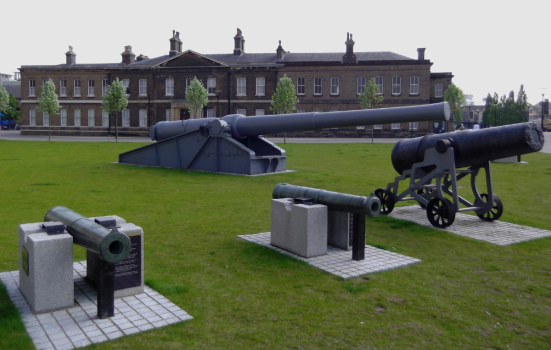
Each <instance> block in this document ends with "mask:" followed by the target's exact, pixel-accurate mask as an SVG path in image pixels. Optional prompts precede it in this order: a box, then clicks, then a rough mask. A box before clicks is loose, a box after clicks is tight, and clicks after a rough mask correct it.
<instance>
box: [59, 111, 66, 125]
mask: <svg viewBox="0 0 551 350" xmlns="http://www.w3.org/2000/svg"><path fill="white" fill-rule="evenodd" d="M59 125H61V126H67V109H66V108H61V109H60V110H59Z"/></svg>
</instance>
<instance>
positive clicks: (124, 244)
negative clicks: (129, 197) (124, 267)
mask: <svg viewBox="0 0 551 350" xmlns="http://www.w3.org/2000/svg"><path fill="white" fill-rule="evenodd" d="M44 221H59V222H62V223H63V224H64V225H66V226H67V232H69V233H70V234H71V236H73V243H75V244H78V245H80V246H82V247H84V248H86V249H88V250H91V251H93V252H94V253H97V254H99V255H100V256H101V257H102V259H104V260H105V261H107V262H108V263H111V264H115V263H118V262H119V261H122V260H124V259H125V258H126V256H127V255H128V253H129V252H130V248H131V243H130V238H128V236H127V235H125V234H124V233H120V232H119V231H117V229H116V228H115V229H112V230H109V229H107V228H105V227H103V226H101V225H99V224H97V223H95V222H93V221H92V220H90V219H88V218H86V217H84V216H82V215H80V214H79V213H76V212H74V211H72V210H71V209H68V208H65V207H53V208H52V209H50V210H49V211H48V212H47V213H46V216H44Z"/></svg>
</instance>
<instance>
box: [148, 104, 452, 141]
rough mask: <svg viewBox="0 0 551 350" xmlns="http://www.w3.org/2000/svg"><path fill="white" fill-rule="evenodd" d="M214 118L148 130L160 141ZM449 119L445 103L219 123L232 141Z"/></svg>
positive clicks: (241, 118)
mask: <svg viewBox="0 0 551 350" xmlns="http://www.w3.org/2000/svg"><path fill="white" fill-rule="evenodd" d="M215 119H216V118H204V119H192V120H184V121H173V122H160V123H157V124H156V125H154V126H153V127H151V128H150V129H149V136H150V137H151V139H152V140H157V141H162V140H165V139H168V138H171V137H174V136H177V135H180V134H184V133H188V132H192V131H196V130H199V129H200V128H201V126H204V125H206V124H208V123H209V122H211V121H213V120H215ZM449 119H450V107H449V105H448V103H447V102H442V103H435V104H429V105H421V106H409V107H394V108H378V109H362V110H356V111H339V112H325V113H319V112H312V113H293V114H279V115H265V116H255V117H245V116H243V115H240V114H232V115H227V116H225V117H224V118H222V120H221V121H220V123H221V124H222V125H221V126H229V127H230V129H231V135H232V137H233V138H234V139H237V140H242V139H244V138H246V137H247V136H258V135H266V134H276V133H284V132H298V131H308V130H317V129H324V128H339V127H351V126H359V125H375V124H389V123H407V122H419V121H444V120H449Z"/></svg>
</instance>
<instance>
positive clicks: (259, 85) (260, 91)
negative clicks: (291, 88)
mask: <svg viewBox="0 0 551 350" xmlns="http://www.w3.org/2000/svg"><path fill="white" fill-rule="evenodd" d="M265 92H266V79H265V78H256V96H264V94H265Z"/></svg>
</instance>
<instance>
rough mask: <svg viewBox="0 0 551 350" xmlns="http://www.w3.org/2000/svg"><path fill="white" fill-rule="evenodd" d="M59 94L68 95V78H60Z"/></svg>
mask: <svg viewBox="0 0 551 350" xmlns="http://www.w3.org/2000/svg"><path fill="white" fill-rule="evenodd" d="M59 96H60V97H67V79H60V80H59Z"/></svg>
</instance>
